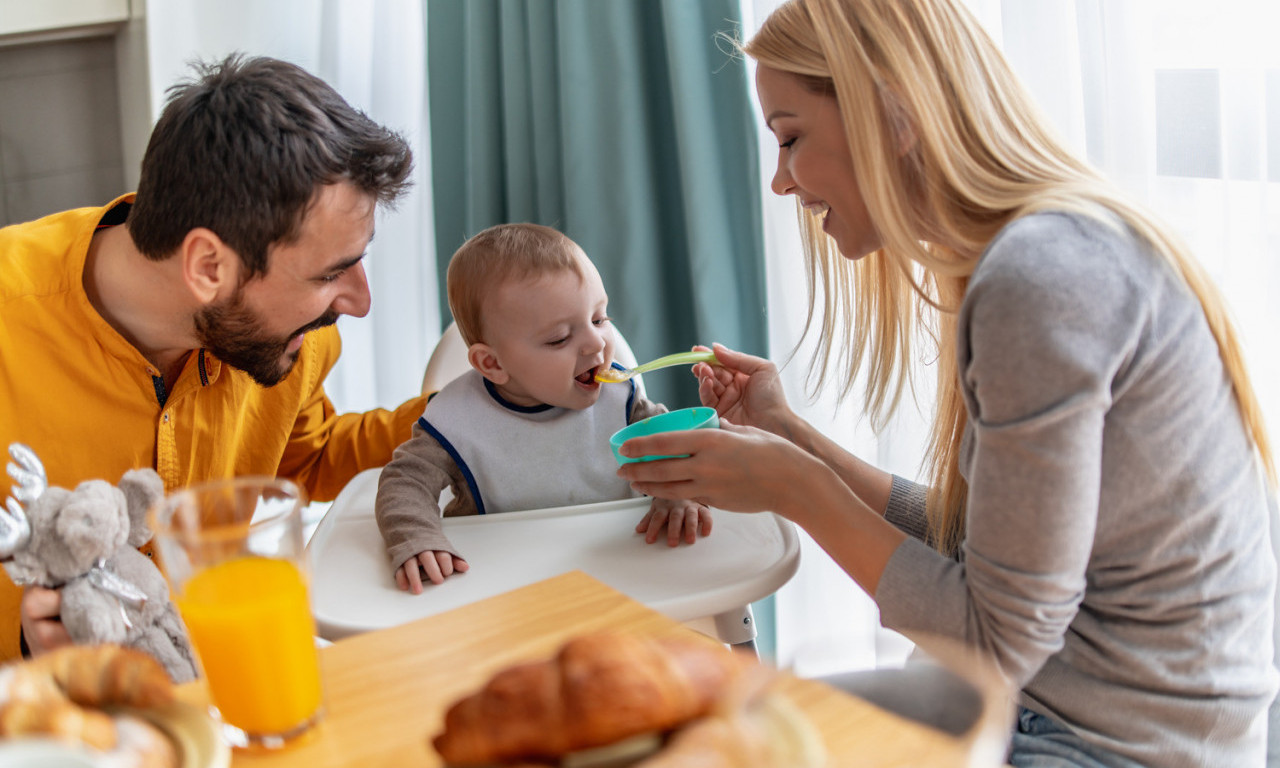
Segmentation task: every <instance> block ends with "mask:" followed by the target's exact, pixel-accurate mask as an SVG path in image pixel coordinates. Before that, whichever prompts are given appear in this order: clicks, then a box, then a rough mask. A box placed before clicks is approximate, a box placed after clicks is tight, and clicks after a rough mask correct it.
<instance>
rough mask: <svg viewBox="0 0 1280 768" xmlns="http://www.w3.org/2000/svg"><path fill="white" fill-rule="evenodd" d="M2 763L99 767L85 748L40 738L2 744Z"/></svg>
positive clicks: (21, 767)
mask: <svg viewBox="0 0 1280 768" xmlns="http://www.w3.org/2000/svg"><path fill="white" fill-rule="evenodd" d="M0 765H3V766H5V768H98V766H100V765H101V763H99V762H97V761H96V760H95V759H94V757H93V755H92V754H91V753H90V752H88V751H87V750H85V749H82V748H79V747H71V746H68V745H66V744H63V743H62V742H59V741H53V740H52V739H40V738H31V739H28V738H21V739H11V740H7V741H5V742H4V743H3V744H0Z"/></svg>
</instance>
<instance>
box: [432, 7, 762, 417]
mask: <svg viewBox="0 0 1280 768" xmlns="http://www.w3.org/2000/svg"><path fill="white" fill-rule="evenodd" d="M740 16H741V12H740V8H739V0H696V1H694V0H428V2H427V59H428V66H427V73H428V81H429V82H428V85H429V91H430V114H431V150H432V157H431V162H432V179H433V192H434V195H433V196H434V206H435V207H434V214H435V226H436V246H437V253H438V254H440V259H439V267H440V276H441V281H440V284H441V290H442V291H443V285H444V279H443V278H444V269H445V266H446V265H447V262H448V257H449V256H450V255H451V254H452V253H453V252H454V251H455V250H456V249H457V247H458V246H459V245H461V244H462V242H463V241H464V240H465V239H466V238H467V237H469V236H470V235H473V234H475V233H476V232H478V231H480V230H481V229H484V228H485V227H487V226H490V225H493V224H497V223H501V222H511V221H530V222H536V223H539V224H545V225H548V226H552V227H555V228H557V229H560V230H561V231H563V232H564V233H565V234H567V235H569V236H570V237H571V238H573V239H574V240H575V241H577V243H578V244H579V245H581V246H582V248H583V249H584V250H585V251H586V253H587V255H588V256H589V257H590V258H591V259H592V261H593V262H595V264H596V266H597V268H598V269H599V270H600V273H601V276H602V277H603V279H604V283H605V288H606V289H607V290H608V291H609V310H610V315H611V316H612V317H613V318H614V321H615V323H616V325H617V327H618V328H619V329H620V330H621V332H622V333H623V335H625V336H626V338H627V340H628V341H629V342H630V344H631V347H632V349H633V350H634V351H635V353H636V355H637V357H638V358H639V359H640V360H641V361H642V362H643V361H644V360H647V359H651V358H654V357H658V356H661V355H665V354H668V353H671V352H677V351H682V350H686V349H688V348H689V347H690V346H692V345H693V344H709V343H710V342H712V341H720V342H723V343H725V344H728V345H730V346H732V347H735V348H738V349H742V350H744V351H749V352H752V353H755V354H760V355H766V354H768V350H767V349H766V344H767V338H768V337H767V334H766V324H765V323H766V319H765V286H764V245H763V240H764V237H763V229H762V223H761V214H760V209H759V198H758V195H759V192H758V190H759V189H760V184H759V178H760V177H759V173H760V171H759V167H758V162H757V151H756V134H755V124H756V121H757V120H758V118H757V117H756V116H755V115H754V114H753V107H752V105H751V100H750V91H749V90H748V89H749V87H750V85H749V83H748V82H747V75H746V65H745V62H744V61H743V60H742V59H741V58H740V57H737V56H736V55H733V54H732V53H731V51H729V47H728V46H727V45H726V44H725V43H723V42H719V41H717V39H716V33H717V32H721V31H734V30H736V29H737V28H738V27H739V24H740ZM441 306H442V307H444V308H445V310H444V311H445V313H446V317H445V318H444V320H445V321H446V322H447V321H448V320H449V318H448V317H447V311H448V309H447V307H448V304H447V301H446V300H445V298H444V297H443V295H442V297H441ZM645 386H646V388H647V389H648V392H649V395H650V397H651V398H653V399H654V400H657V401H659V402H662V403H664V404H666V405H667V406H668V407H670V408H680V407H686V406H690V405H696V404H697V390H696V386H695V385H694V382H693V379H692V377H691V376H689V375H688V373H687V371H684V370H683V369H670V370H667V371H662V372H658V373H654V374H650V375H649V376H646V377H645Z"/></svg>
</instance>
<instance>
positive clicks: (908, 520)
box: [884, 475, 929, 542]
mask: <svg viewBox="0 0 1280 768" xmlns="http://www.w3.org/2000/svg"><path fill="white" fill-rule="evenodd" d="M927 496H928V488H927V487H925V486H923V485H920V484H918V483H913V482H911V481H910V480H907V479H906V478H903V477H899V476H897V475H894V476H893V488H892V490H890V491H889V504H888V506H887V507H885V510H884V519H885V520H887V521H888V522H890V523H892V524H893V525H894V527H896V528H897V529H898V530H900V531H902V532H903V533H905V534H907V535H908V536H910V537H912V538H913V539H919V540H920V541H924V542H928V540H929V520H928V518H927V517H926V516H925V500H926V498H927Z"/></svg>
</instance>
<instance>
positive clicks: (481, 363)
mask: <svg viewBox="0 0 1280 768" xmlns="http://www.w3.org/2000/svg"><path fill="white" fill-rule="evenodd" d="M467 362H468V363H471V367H472V368H475V369H476V370H477V371H479V372H480V375H482V376H484V377H485V378H486V379H488V380H489V381H492V382H493V383H494V384H506V383H507V379H509V378H511V377H510V375H508V374H507V370H506V369H505V368H503V367H502V363H501V362H500V361H499V360H498V353H497V352H495V351H494V349H493V347H491V346H489V345H488V344H485V343H483V342H479V341H477V342H476V343H475V344H472V345H471V346H470V347H467Z"/></svg>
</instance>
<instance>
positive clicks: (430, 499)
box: [374, 424, 476, 572]
mask: <svg viewBox="0 0 1280 768" xmlns="http://www.w3.org/2000/svg"><path fill="white" fill-rule="evenodd" d="M445 488H449V489H450V490H451V491H452V492H453V496H454V498H453V500H452V501H451V502H450V503H449V505H448V509H447V512H446V514H448V515H449V516H451V517H452V516H456V515H467V514H475V513H476V505H475V501H474V500H473V499H472V497H471V491H470V489H469V488H468V486H467V483H466V479H465V478H464V477H463V474H462V470H461V469H460V468H459V467H458V465H457V463H456V462H454V460H453V458H452V457H451V456H450V455H449V453H448V451H446V450H445V449H444V447H443V446H441V445H440V443H439V442H437V441H436V439H435V438H434V437H432V436H431V435H430V434H428V433H427V432H426V430H424V429H422V427H421V426H418V425H416V424H415V425H414V427H413V434H412V437H410V438H409V440H408V441H406V442H405V443H404V444H403V445H401V446H400V447H399V448H397V449H396V451H395V454H394V456H393V457H392V459H391V462H390V463H389V464H387V466H386V467H384V468H383V470H382V474H381V475H380V476H379V477H378V496H377V501H376V502H375V505H374V517H375V518H377V522H378V530H379V531H381V533H382V539H383V542H385V543H386V545H387V559H388V560H389V561H390V564H391V569H392V571H393V572H394V571H395V570H396V569H398V568H399V567H400V566H401V565H402V564H404V563H405V562H406V561H408V560H409V559H410V558H412V557H414V556H416V555H417V554H418V553H419V552H426V551H445V552H449V553H450V554H452V555H454V556H455V557H462V555H461V553H459V552H458V550H457V549H456V548H455V547H454V546H453V544H452V542H450V541H449V538H448V537H447V536H445V534H444V530H443V526H442V524H441V519H442V516H441V512H440V502H439V500H440V494H441V492H443V491H444V489H445Z"/></svg>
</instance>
